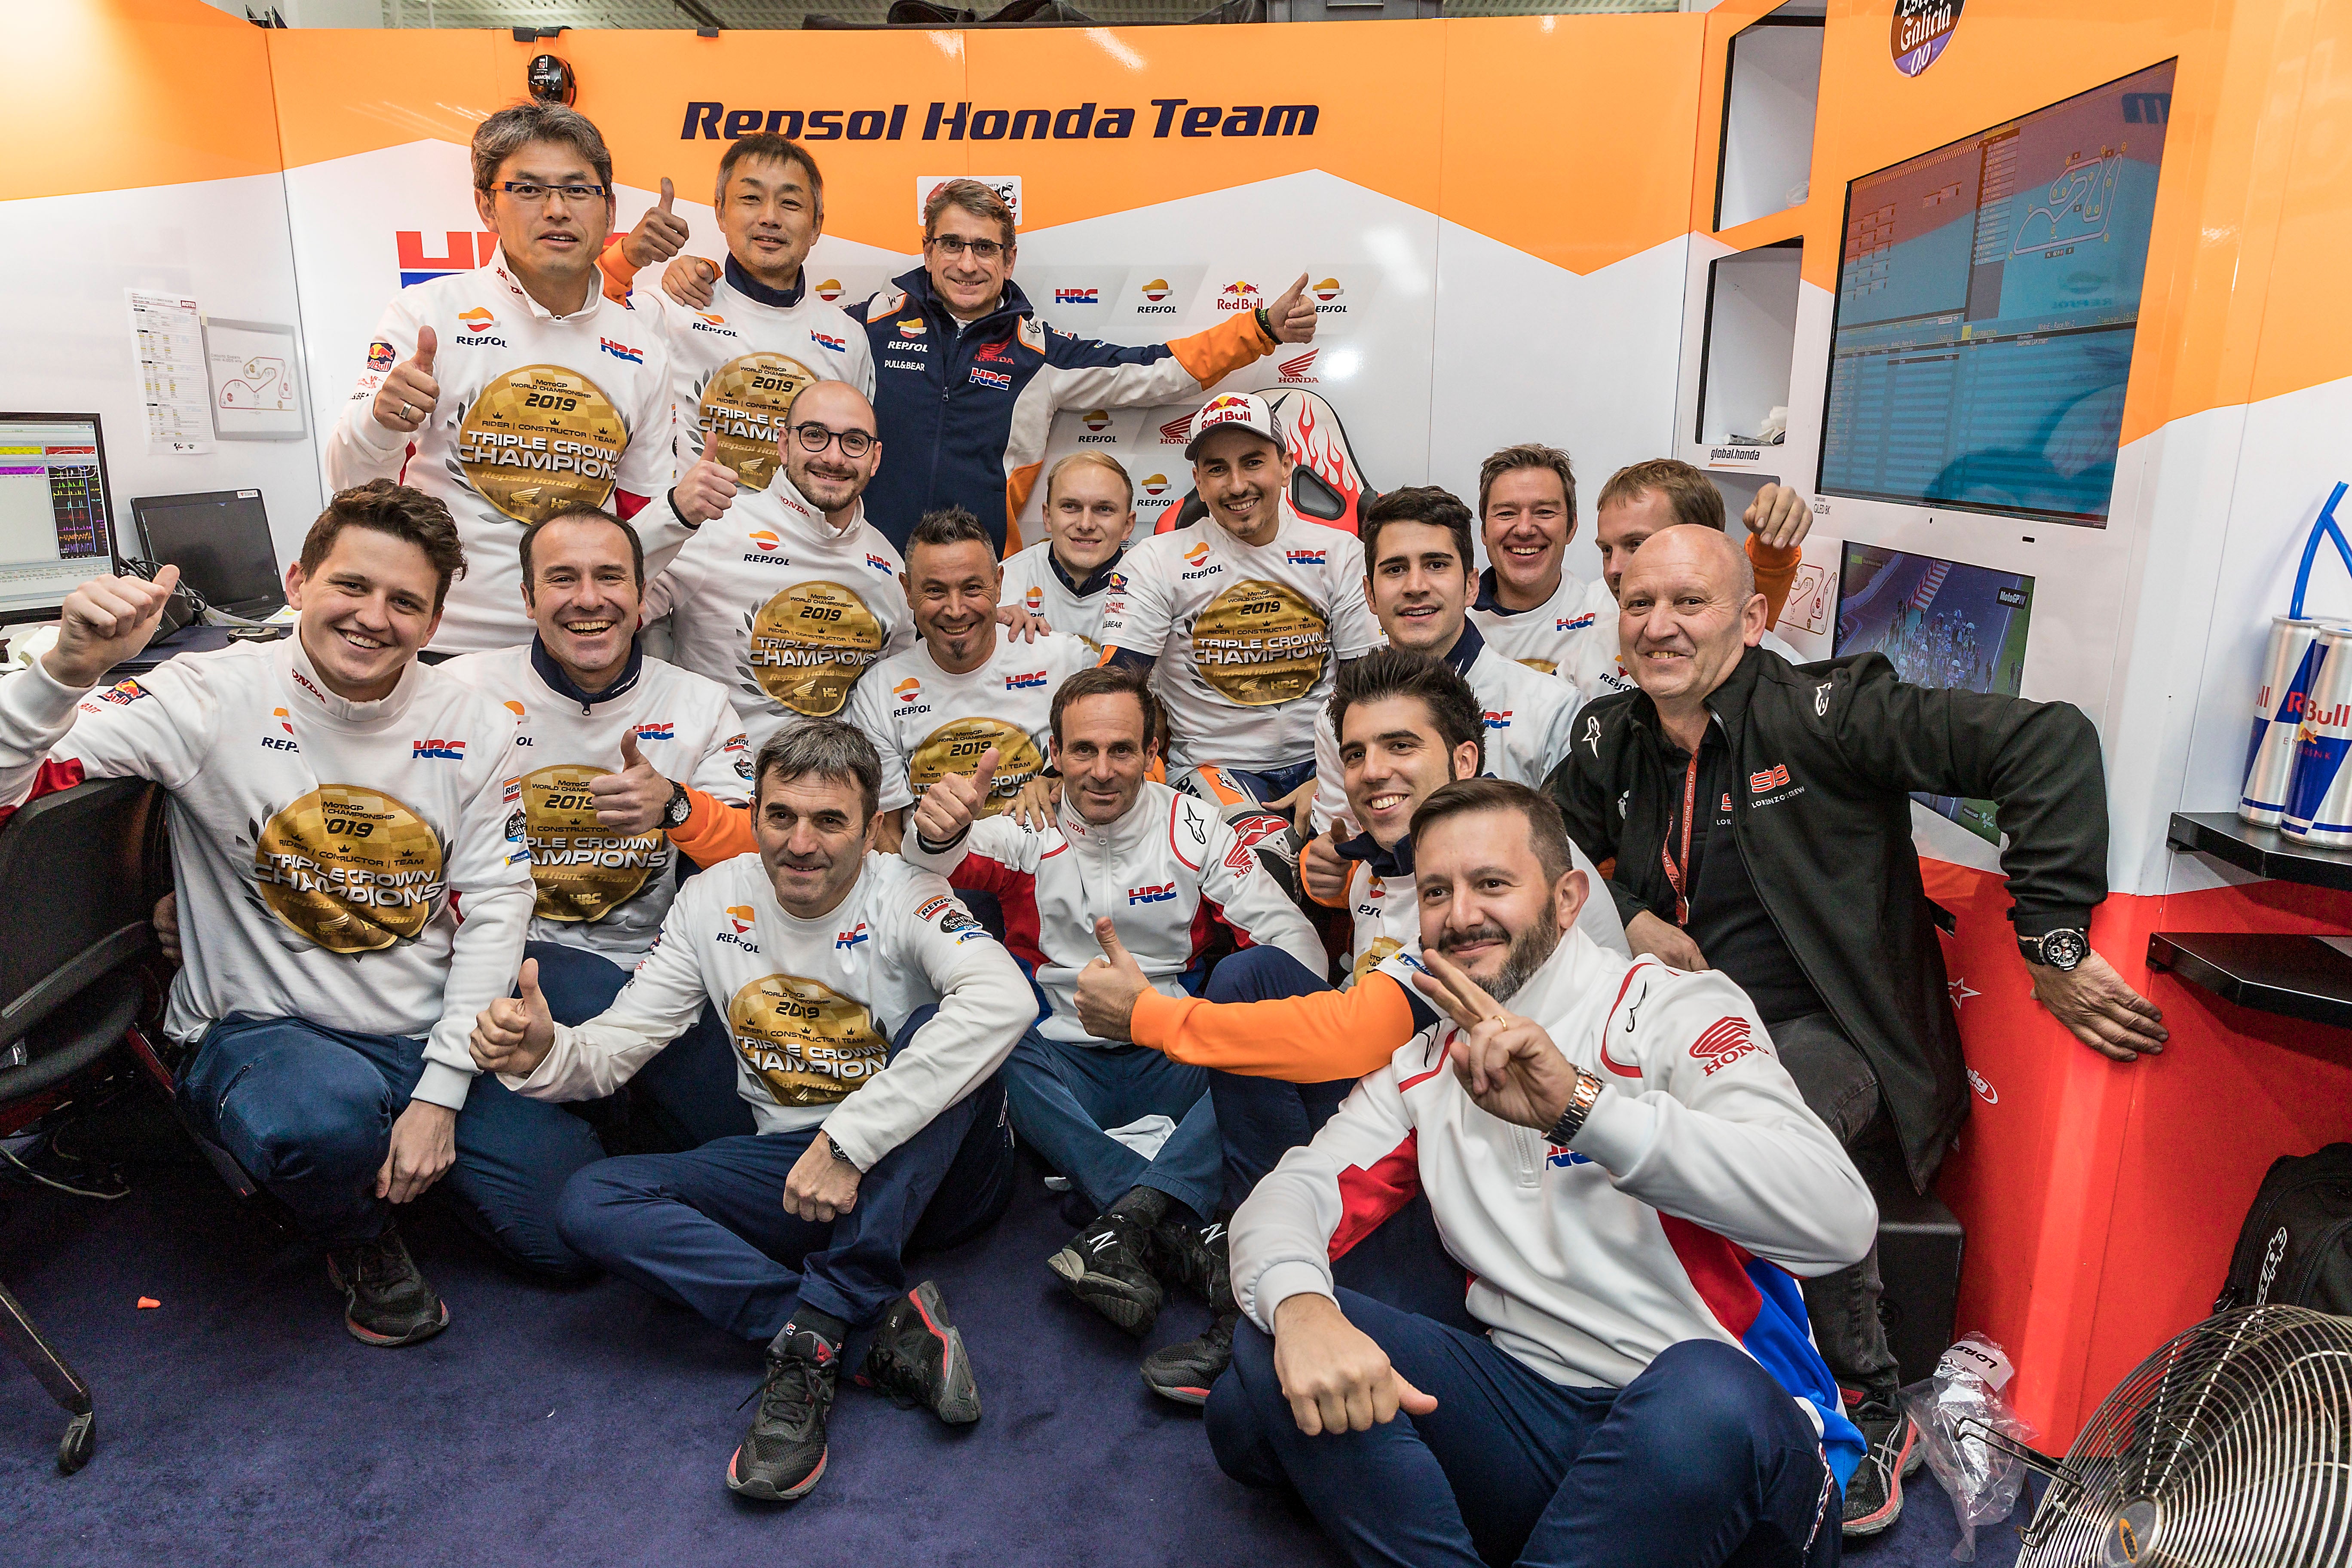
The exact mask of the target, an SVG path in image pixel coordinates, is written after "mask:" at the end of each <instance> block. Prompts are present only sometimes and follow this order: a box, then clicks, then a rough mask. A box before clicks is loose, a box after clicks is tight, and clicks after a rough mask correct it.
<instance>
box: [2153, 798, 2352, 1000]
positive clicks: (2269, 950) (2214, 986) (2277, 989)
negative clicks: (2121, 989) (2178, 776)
mask: <svg viewBox="0 0 2352 1568" xmlns="http://www.w3.org/2000/svg"><path fill="white" fill-rule="evenodd" d="M2175 820H2176V821H2177V820H2179V819H2178V818H2175ZM2344 940H2345V939H2343V938H2340V937H2339V938H2337V939H2336V941H2337V942H2343V941H2344ZM2347 945H2352V944H2347ZM2147 963H2148V967H2149V968H2151V969H2168V970H2170V971H2172V972H2173V973H2177V974H2179V976H2180V978H2181V979H2183V980H2186V981H2188V982H2189V984H2193V985H2201V986H2203V987H2204V988H2205V989H2206V990H2208V991H2210V992H2212V993H2213V994H2215V995H2217V996H2220V997H2221V998H2222V999H2223V1000H2224V1001H2229V1002H2235V1003H2236V1004H2237V1005H2239V1006H2241V1007H2251V1008H2252V1009H2254V1010H2255V1011H2256V1012H2259V1013H2275V1014H2277V1015H2279V1016H2281V1017H2284V1018H2300V1019H2302V1020H2304V1021H2305V1022H2306V1023H2312V1024H2327V1025H2332V1026H2335V1027H2336V1028H2339V1029H2352V956H2347V954H2346V952H2344V950H2343V948H2341V947H2338V946H2336V945H2335V944H2334V943H2331V942H2328V941H2327V940H2326V939H2325V938H2321V937H2315V936H2280V935H2275V934H2272V933H2268V932H2262V931H2252V932H2249V931H2158V932H2157V933H2156V934H2155V935H2153V936H2151V937H2149V938H2148V939H2147Z"/></svg>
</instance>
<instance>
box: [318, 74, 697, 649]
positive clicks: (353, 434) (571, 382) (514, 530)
mask: <svg viewBox="0 0 2352 1568" xmlns="http://www.w3.org/2000/svg"><path fill="white" fill-rule="evenodd" d="M473 171H474V206H475V210H476V211H477V212H478V213H479V214H480V215H481V220H482V226H483V227H484V228H486V229H490V230H494V231H495V232H496V233H497V235H498V237H499V247H498V249H497V251H496V252H495V253H494V254H493V255H492V256H491V258H490V259H489V260H488V261H487V262H485V263H483V264H482V266H481V267H480V268H478V269H476V270H474V271H471V272H455V273H451V274H448V275H447V276H446V277H441V278H436V279H431V280H430V281H428V282H424V283H419V284H416V285H415V286H414V287H413V288H407V289H402V290H401V291H400V292H399V293H398V294H396V295H394V297H393V300H392V303H391V304H390V305H388V306H386V307H385V309H384V313H383V320H382V321H379V322H378V323H377V325H376V330H375V339H374V341H373V342H371V343H370V344H369V345H368V357H367V366H366V368H365V370H364V371H363V372H362V374H361V376H360V380H359V385H358V387H357V389H356V390H355V391H353V392H352V400H351V403H350V405H349V406H348V407H347V408H346V409H345V410H344V413H343V417H342V419H341V421H340V422H339V423H338V424H337V425H336V426H335V427H334V429H333V430H331V431H330V432H329V433H328V435H327V440H326V453H325V456H326V470H327V481H328V483H329V485H330V486H331V487H332V488H336V489H341V488H342V487H344V486H347V485H356V484H361V483H363V482H364V481H366V480H368V479H401V480H402V481H404V482H405V483H412V484H414V485H415V487H416V488H417V489H421V490H423V491H424V492H425V494H427V495H429V496H432V497H433V498H434V499H435V500H439V501H440V502H441V503H442V504H443V505H445V506H446V507H447V508H448V509H449V512H450V515H451V516H452V517H454V518H455V519H456V520H457V531H458V534H459V536H460V537H461V538H462V539H463V541H464V542H465V546H466V550H467V554H468V555H469V556H470V557H471V558H472V560H473V562H474V571H473V573H472V574H470V575H468V576H467V578H466V580H465V581H464V582H463V583H462V584H459V586H458V587H457V589H456V590H455V591H453V592H452V594H451V595H450V599H449V605H448V608H447V610H446V613H445V614H444V615H443V616H442V618H441V622H440V626H439V629H438V630H437V631H436V634H435V637H434V643H433V648H434V652H435V653H436V654H459V653H473V652H478V651H481V650H486V649H489V648H500V647H513V646H514V645H516V644H517V643H521V642H527V641H529V640H530V635H531V625H530V617H528V616H525V615H524V614H523V609H522V593H521V587H522V584H521V582H520V577H519V575H518V565H517V558H516V553H515V542H516V541H517V540H519V539H520V537H521V535H522V531H523V530H524V529H526V528H528V527H530V525H531V524H532V523H535V522H540V521H544V520H545V519H547V518H550V517H552V516H554V515H555V514H556V513H557V512H559V511H562V510H567V509H569V508H572V507H575V506H589V507H605V506H610V507H611V509H612V510H614V511H615V512H617V513H618V514H619V515H620V516H622V517H624V518H626V517H630V516H633V515H634V514H635V512H636V511H637V510H638V509H639V508H641V507H643V506H645V505H646V502H647V501H648V500H651V499H652V498H655V497H657V496H659V495H661V494H662V493H663V492H664V491H665V490H667V489H668V488H669V482H670V461H671V460H670V384H669V374H670V373H669V354H668V350H667V348H666V347H665V346H664V342H663V338H662V334H661V332H660V331H659V330H658V329H657V328H656V327H655V325H654V324H653V323H652V322H651V321H649V320H648V319H647V318H646V315H645V314H644V313H643V312H641V311H638V310H635V309H633V308H632V307H631V306H630V305H629V304H628V303H626V302H625V301H624V302H621V303H614V302H613V301H611V300H604V299H603V298H601V297H600V295H599V294H598V292H597V289H596V284H597V281H598V279H599V277H600V274H599V273H598V272H597V270H596V253H597V251H598V250H599V249H601V248H602V247H603V246H604V238H605V236H606V235H607V234H608V233H609V232H610V231H611V229H612V225H613V195H612V191H613V156H612V154H611V153H609V152H607V151H606V150H605V147H604V137H603V136H602V135H601V134H599V133H598V132H597V130H596V127H595V126H594V125H593V124H592V123H590V121H588V119H587V117H586V116H585V115H583V114H580V113H578V112H577V111H575V110H570V109H566V108H564V107H563V106H562V104H556V103H524V104H515V105H512V106H511V107H509V108H506V109H501V110H499V111H498V112H497V113H495V114H493V115H491V116H490V117H489V118H488V119H487V120H485V121H482V123H481V125H480V126H479V127H478V129H477V130H476V131H475V132H474V149H473ZM685 538H686V530H685V529H684V528H683V527H682V526H679V525H678V524H677V523H676V521H675V520H673V521H671V522H670V524H669V525H668V526H666V527H660V526H656V527H653V528H651V529H650V531H648V532H647V534H646V553H647V555H648V556H649V557H650V558H651V559H652V560H653V561H654V562H655V563H656V565H658V564H660V563H663V562H666V561H667V560H668V559H669V556H670V554H671V552H674V551H675V550H677V547H678V545H679V544H680V543H681V542H684V540H685Z"/></svg>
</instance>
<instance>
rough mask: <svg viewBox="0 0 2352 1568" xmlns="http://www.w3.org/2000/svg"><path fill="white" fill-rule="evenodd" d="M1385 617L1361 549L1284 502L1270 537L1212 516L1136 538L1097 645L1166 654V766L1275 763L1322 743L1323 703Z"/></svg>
mask: <svg viewBox="0 0 2352 1568" xmlns="http://www.w3.org/2000/svg"><path fill="white" fill-rule="evenodd" d="M1380 640H1381V629H1380V626H1378V624H1376V623H1375V622H1374V621H1373V619H1372V613H1371V610H1370V608H1369V607H1368V606H1367V605H1365V603H1364V547H1363V545H1362V544H1361V543H1360V542H1359V541H1358V540H1357V538H1356V536H1355V535H1354V534H1351V533H1342V532H1340V531H1339V530H1337V529H1334V528H1326V527H1323V526H1322V525H1320V524H1319V523H1312V522H1307V521H1305V520H1303V519H1301V518H1300V517H1299V516H1298V515H1297V513H1296V512H1294V511H1292V510H1290V507H1289V505H1288V503H1287V502H1285V503H1284V505H1283V508H1282V524H1281V526H1280V527H1279V528H1277V529H1276V531H1275V535H1274V539H1273V541H1272V542H1269V543H1266V544H1264V545H1251V544H1244V543H1243V542H1240V541H1239V540H1237V539H1235V538H1234V536H1233V535H1232V534H1231V533H1229V532H1227V531H1225V529H1224V528H1223V526H1222V525H1221V524H1219V523H1218V522H1217V521H1215V520H1214V519H1213V518H1212V519H1207V520H1204V521H1202V522H1200V523H1198V524H1196V525H1195V526H1193V527H1192V528H1186V529H1179V530H1177V531H1175V532H1173V533H1158V534H1154V535H1152V536H1151V537H1150V539H1145V540H1140V541H1139V542H1137V543H1136V545H1135V546H1134V548H1132V549H1130V550H1129V552H1127V554H1126V556H1125V557H1124V558H1123V559H1122V560H1121V561H1120V562H1119V565H1118V572H1117V573H1116V574H1114V575H1113V577H1112V579H1111V584H1110V590H1109V595H1108V599H1107V601H1106V602H1105V604H1104V605H1103V620H1102V643H1103V646H1104V647H1107V648H1118V649H1124V650H1127V651H1129V652H1133V653H1139V654H1142V655H1144V656H1145V657H1146V658H1153V659H1156V660H1157V661H1158V662H1157V663H1156V664H1155V665H1154V666H1153V668H1152V679H1151V685H1152V690H1153V691H1154V692H1155V693H1157V694H1158V696H1159V698H1160V705H1161V706H1162V707H1163V708H1165V709H1166V710H1168V729H1169V748H1168V767H1169V771H1170V772H1171V773H1173V772H1175V771H1176V770H1177V769H1179V768H1186V767H1195V766H1198V765H1200V764H1202V763H1223V765H1225V766H1226V767H1233V768H1253V769H1255V768H1279V767H1288V766H1290V765H1292V764H1294V763H1301V762H1304V761H1306V760H1307V759H1308V758H1310V757H1312V756H1313V755H1314V754H1315V715H1316V714H1317V713H1318V712H1319V711H1321V710H1322V707H1323V704H1324V703H1325V702H1326V701H1328V700H1329V699H1330V696H1331V687H1332V684H1333V682H1334V681H1335V679H1337V676H1338V664H1339V661H1340V660H1344V659H1350V658H1358V657H1360V656H1361V655H1363V654H1366V653H1369V652H1370V651H1371V649H1372V648H1374V647H1377V646H1378V645H1379V643H1380Z"/></svg>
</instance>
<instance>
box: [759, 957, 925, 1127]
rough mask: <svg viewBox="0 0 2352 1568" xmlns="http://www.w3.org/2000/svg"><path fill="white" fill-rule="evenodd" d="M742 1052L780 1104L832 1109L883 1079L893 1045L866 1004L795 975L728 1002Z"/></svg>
mask: <svg viewBox="0 0 2352 1568" xmlns="http://www.w3.org/2000/svg"><path fill="white" fill-rule="evenodd" d="M727 1027H728V1029H729V1030H730V1032H731V1033H732V1034H733V1036H734V1037H735V1049H736V1051H737V1052H738V1053H740V1055H741V1057H742V1058H743V1065H744V1066H745V1067H748V1068H751V1071H752V1073H753V1075H754V1076H756V1077H757V1078H758V1079H760V1081H761V1083H763V1084H765V1085H767V1088H768V1092H769V1094H771V1095H772V1096H773V1097H774V1098H775V1101H776V1103H777V1104H778V1105H829V1104H831V1103H833V1102H834V1101H835V1100H842V1099H845V1098H846V1097H847V1096H848V1094H849V1093H850V1091H851V1090H852V1089H856V1088H857V1087H859V1086H860V1085H861V1084H863V1083H865V1081H866V1079H869V1078H872V1077H873V1076H874V1075H875V1074H876V1073H878V1072H880V1071H881V1070H882V1068H884V1067H885V1066H886V1065H887V1063H888V1062H889V1060H890V1042H889V1041H887V1040H886V1039H884V1038H883V1037H882V1036H881V1033H880V1031H878V1030H877V1029H876V1028H875V1027H874V1016H873V1015H872V1014H870V1013H868V1012H867V1011H866V1007H865V1005H864V1004H863V1003H858V1002H852V1001H851V1000H850V999H849V998H848V997H846V996H844V995H843V994H841V993H840V992H838V991H835V990H834V989H833V987H831V986H829V985H825V984H822V983H820V982H818V981H814V980H803V979H800V978H798V977H797V976H794V975H790V974H771V975H768V976H766V977H764V978H762V979H759V980H754V981H753V982H751V984H749V985H746V986H745V987H743V989H742V990H740V991H738V992H737V993H735V1000H733V1001H732V1002H730V1003H729V1004H727Z"/></svg>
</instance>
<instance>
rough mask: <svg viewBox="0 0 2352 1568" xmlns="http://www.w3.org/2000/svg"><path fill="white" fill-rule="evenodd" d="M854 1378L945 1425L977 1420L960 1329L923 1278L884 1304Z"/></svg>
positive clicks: (976, 1387) (976, 1388) (975, 1390)
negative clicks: (912, 1406)
mask: <svg viewBox="0 0 2352 1568" xmlns="http://www.w3.org/2000/svg"><path fill="white" fill-rule="evenodd" d="M857 1381H858V1382H860V1383H863V1384H869V1385H871V1386H872V1387H875V1388H878V1389H880V1390H881V1391H882V1392H883V1393H885V1394H888V1395H889V1396H890V1397H891V1399H892V1400H893V1401H894V1402H895V1403H897V1404H898V1405H921V1406H922V1407H923V1408H924V1409H926V1410H928V1411H929V1412H930V1413H931V1414H932V1415H936V1416H938V1417H939V1418H940V1420H942V1421H944V1422H946V1423H947V1424H948V1425H949V1426H966V1425H968V1424H970V1423H971V1422H974V1421H977V1420H979V1419H980V1384H978V1383H977V1382H975V1381H974V1380H973V1378H972V1374H971V1357H970V1356H969V1355H967V1354H965V1353H964V1348H963V1331H962V1330H961V1329H959V1328H957V1327H956V1326H955V1325H954V1324H953V1323H951V1322H950V1321H948V1304H947V1299H946V1298H945V1297H943V1296H941V1295H940V1288H939V1286H938V1284H937V1283H936V1282H934V1281H932V1280H929V1279H926V1280H924V1281H923V1282H922V1283H921V1284H920V1285H918V1286H916V1287H915V1288H914V1289H912V1290H909V1291H908V1292H907V1293H906V1294H905V1295H903V1296H901V1297H899V1298H898V1300H896V1301H893V1302H892V1303H890V1310H889V1311H887V1312H886V1313H884V1314H883V1317H882V1323H881V1326H880V1327H879V1328H877V1329H876V1330H875V1331H874V1345H873V1348H872V1349H870V1350H868V1351H867V1352H866V1360H865V1363H863V1364H862V1365H861V1366H859V1368H858V1369H857Z"/></svg>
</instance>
